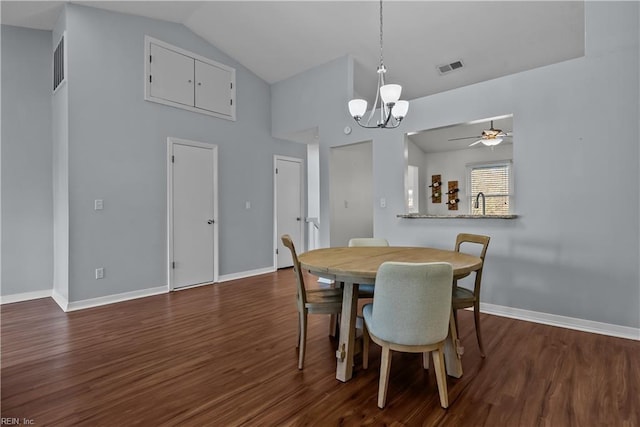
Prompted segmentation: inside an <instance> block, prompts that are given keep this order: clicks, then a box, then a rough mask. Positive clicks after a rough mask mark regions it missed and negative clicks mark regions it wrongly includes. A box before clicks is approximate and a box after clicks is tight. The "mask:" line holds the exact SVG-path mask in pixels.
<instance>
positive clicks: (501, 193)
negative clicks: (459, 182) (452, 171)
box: [469, 163, 511, 215]
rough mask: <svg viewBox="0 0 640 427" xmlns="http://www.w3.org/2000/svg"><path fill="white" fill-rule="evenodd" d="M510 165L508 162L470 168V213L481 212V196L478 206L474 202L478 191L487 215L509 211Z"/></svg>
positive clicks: (503, 213)
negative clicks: (483, 200)
mask: <svg viewBox="0 0 640 427" xmlns="http://www.w3.org/2000/svg"><path fill="white" fill-rule="evenodd" d="M510 173H511V167H510V165H509V164H508V163H501V164H490V165H476V166H472V167H471V169H470V184H471V194H470V195H469V197H470V200H469V206H471V214H474V215H479V214H482V198H480V199H479V203H478V207H477V208H476V207H475V202H476V198H477V195H478V193H480V192H482V193H483V194H484V197H485V208H486V209H485V213H486V214H487V215H508V214H509V212H510V209H509V202H510V200H509V199H510V195H511V194H510V188H509V186H510V182H511V177H510Z"/></svg>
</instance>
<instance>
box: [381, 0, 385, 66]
mask: <svg viewBox="0 0 640 427" xmlns="http://www.w3.org/2000/svg"><path fill="white" fill-rule="evenodd" d="M380 66H384V62H383V59H382V0H380Z"/></svg>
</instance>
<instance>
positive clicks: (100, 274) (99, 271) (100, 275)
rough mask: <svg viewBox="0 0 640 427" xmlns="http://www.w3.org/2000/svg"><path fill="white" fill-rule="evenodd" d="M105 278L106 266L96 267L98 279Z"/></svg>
mask: <svg viewBox="0 0 640 427" xmlns="http://www.w3.org/2000/svg"><path fill="white" fill-rule="evenodd" d="M98 279H104V267H100V268H96V280H98Z"/></svg>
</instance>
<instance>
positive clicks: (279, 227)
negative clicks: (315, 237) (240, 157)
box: [275, 157, 304, 268]
mask: <svg viewBox="0 0 640 427" xmlns="http://www.w3.org/2000/svg"><path fill="white" fill-rule="evenodd" d="M275 164H276V167H275V170H276V174H275V189H276V195H275V196H276V197H275V199H276V200H275V209H276V213H275V218H276V227H275V228H276V249H277V250H276V268H284V267H291V266H292V265H293V261H292V260H291V254H290V252H289V250H288V249H287V248H285V247H284V246H283V245H282V241H281V240H280V236H282V235H283V234H288V235H290V236H291V240H293V244H294V245H295V247H296V251H297V252H302V251H303V249H304V247H303V245H302V243H303V241H302V236H303V224H304V218H303V217H302V201H303V199H302V188H303V187H302V177H303V175H302V160H301V159H293V158H285V157H276V159H275Z"/></svg>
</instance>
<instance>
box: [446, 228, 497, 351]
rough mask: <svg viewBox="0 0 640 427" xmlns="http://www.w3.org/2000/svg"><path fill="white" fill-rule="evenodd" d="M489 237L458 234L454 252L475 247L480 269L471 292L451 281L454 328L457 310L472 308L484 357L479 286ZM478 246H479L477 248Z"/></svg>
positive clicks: (479, 344) (456, 320)
mask: <svg viewBox="0 0 640 427" xmlns="http://www.w3.org/2000/svg"><path fill="white" fill-rule="evenodd" d="M490 239H491V238H490V237H489V236H483V235H479V234H468V233H460V234H458V236H457V237H456V248H455V251H456V252H461V248H463V249H464V250H465V251H466V248H467V247H470V246H469V245H471V247H475V248H476V250H475V255H477V256H479V257H480V258H481V259H482V267H480V269H478V270H476V272H475V273H476V277H475V281H474V285H473V290H471V289H467V288H465V287H462V286H458V281H457V280H454V281H453V302H452V305H453V318H454V319H455V323H456V328H457V327H458V316H457V313H456V312H457V310H460V309H462V308H468V307H473V319H474V323H475V327H476V338H477V340H478V347H479V348H480V355H481V356H482V357H485V353H484V345H483V343H482V334H481V333H480V284H481V282H482V269H483V268H484V257H485V255H486V253H487V247H488V246H489V240H490ZM478 245H480V246H478ZM478 251H479V254H478Z"/></svg>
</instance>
